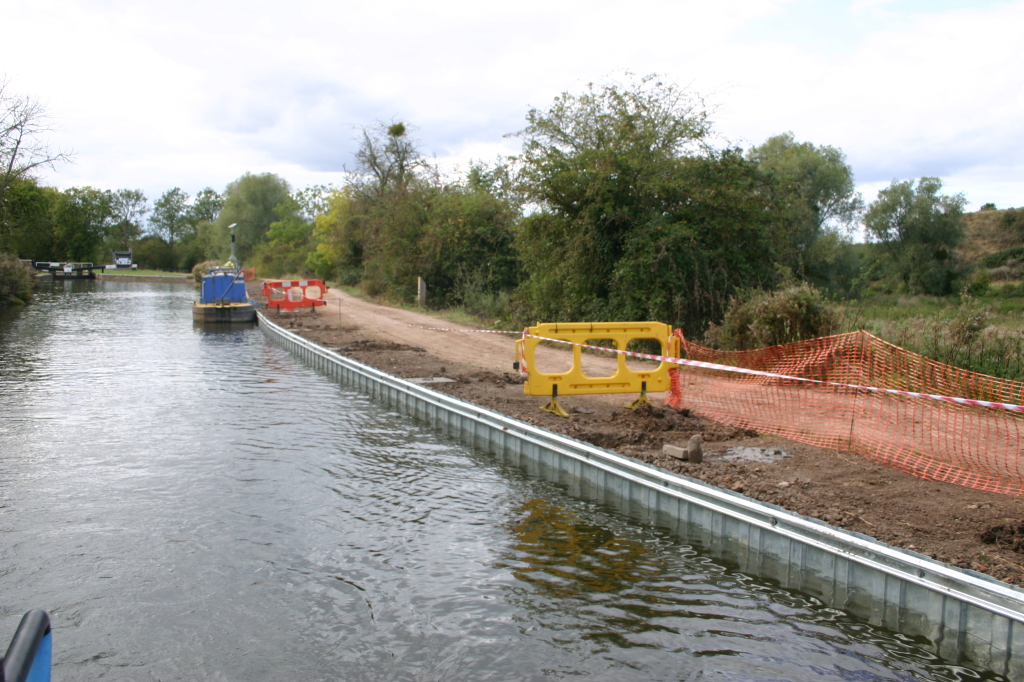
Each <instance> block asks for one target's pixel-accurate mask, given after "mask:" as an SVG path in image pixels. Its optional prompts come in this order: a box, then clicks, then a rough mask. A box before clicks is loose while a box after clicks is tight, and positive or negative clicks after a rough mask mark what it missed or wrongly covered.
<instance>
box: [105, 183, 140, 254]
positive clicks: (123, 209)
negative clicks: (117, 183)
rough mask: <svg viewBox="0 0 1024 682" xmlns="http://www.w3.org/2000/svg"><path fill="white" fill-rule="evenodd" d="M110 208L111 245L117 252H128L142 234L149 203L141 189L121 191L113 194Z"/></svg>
mask: <svg viewBox="0 0 1024 682" xmlns="http://www.w3.org/2000/svg"><path fill="white" fill-rule="evenodd" d="M110 208H111V211H112V212H113V225H111V232H110V241H111V245H112V246H113V247H114V248H116V249H117V250H127V249H128V248H129V247H130V246H131V244H132V242H134V241H135V240H136V239H138V238H139V236H140V235H141V234H142V219H143V217H144V216H145V215H146V214H147V213H149V201H148V200H147V199H146V195H145V194H144V193H143V192H142V190H141V189H119V190H117V191H115V192H114V193H113V194H111V197H110ZM114 248H112V249H111V250H114Z"/></svg>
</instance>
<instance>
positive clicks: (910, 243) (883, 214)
mask: <svg viewBox="0 0 1024 682" xmlns="http://www.w3.org/2000/svg"><path fill="white" fill-rule="evenodd" d="M941 190H942V181H941V180H940V179H939V178H927V177H926V178H921V179H920V180H918V181H917V182H915V181H913V180H904V181H901V180H893V181H892V184H890V185H889V186H888V187H887V188H885V189H883V190H881V191H880V192H879V193H878V198H877V199H876V200H875V201H874V202H872V204H871V205H870V206H869V207H868V210H867V213H866V214H865V215H864V226H865V227H866V228H867V232H868V236H869V237H870V238H871V239H873V240H874V241H876V242H879V243H880V244H881V247H882V248H881V262H882V265H883V267H884V268H885V269H886V271H887V272H888V274H889V275H890V276H891V277H893V278H895V279H896V280H897V281H899V282H900V283H901V284H902V285H903V286H904V287H905V288H906V289H907V290H909V291H911V292H914V293H927V294H934V295H943V294H948V293H950V292H951V291H952V290H953V287H954V284H955V282H956V280H957V277H958V276H959V274H960V264H959V263H958V262H957V259H956V256H955V254H954V249H955V248H956V247H957V246H958V245H959V244H960V242H961V241H962V240H963V236H964V217H963V214H964V206H965V204H966V203H967V200H966V199H965V198H964V196H963V195H962V194H954V195H944V194H941V193H940V191H941Z"/></svg>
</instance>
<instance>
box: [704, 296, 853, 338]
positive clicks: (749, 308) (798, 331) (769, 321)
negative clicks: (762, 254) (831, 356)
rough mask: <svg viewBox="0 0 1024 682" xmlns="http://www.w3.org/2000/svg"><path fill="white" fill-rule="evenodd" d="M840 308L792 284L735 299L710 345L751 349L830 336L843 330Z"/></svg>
mask: <svg viewBox="0 0 1024 682" xmlns="http://www.w3.org/2000/svg"><path fill="white" fill-rule="evenodd" d="M840 317H841V316H840V314H839V310H838V308H837V307H836V306H835V305H834V304H832V303H830V302H829V301H827V300H826V299H825V297H824V295H822V293H821V292H820V291H818V290H817V289H815V288H814V287H812V286H810V285H809V284H806V283H803V284H789V285H787V286H786V287H784V288H782V289H779V290H778V291H760V292H756V293H754V294H752V295H750V296H749V297H748V298H746V299H745V300H741V299H733V300H732V301H731V302H730V304H729V309H728V311H727V312H726V313H725V318H724V319H723V320H722V324H721V326H718V325H714V324H713V325H711V328H710V329H709V330H708V332H707V334H705V337H704V338H705V340H706V342H707V343H708V344H709V345H711V346H714V347H716V348H722V349H725V350H748V349H751V348H763V347H765V346H776V345H779V344H782V343H790V342H792V341H803V340H804V339H813V338H816V337H819V336H829V335H831V334H835V333H836V332H838V331H839V324H840Z"/></svg>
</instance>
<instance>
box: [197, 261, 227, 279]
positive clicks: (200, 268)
mask: <svg viewBox="0 0 1024 682" xmlns="http://www.w3.org/2000/svg"><path fill="white" fill-rule="evenodd" d="M216 267H220V261H216V260H204V261H203V262H202V263H196V264H195V265H193V266H192V277H193V278H195V280H196V284H199V283H200V282H202V281H203V275H205V274H206V273H207V272H209V271H210V269H211V268H216Z"/></svg>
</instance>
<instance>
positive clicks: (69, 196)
mask: <svg viewBox="0 0 1024 682" xmlns="http://www.w3.org/2000/svg"><path fill="white" fill-rule="evenodd" d="M55 208H56V217H55V219H54V236H55V242H56V246H55V249H54V250H55V252H56V253H57V255H58V258H60V259H61V260H69V261H89V262H93V263H96V262H99V261H100V256H101V254H100V246H101V245H102V243H103V239H104V237H105V236H106V235H107V233H108V232H109V230H110V228H111V226H112V225H113V223H114V210H113V193H112V192H110V191H108V190H99V189H96V188H95V187H72V188H71V189H67V190H65V191H63V192H61V196H60V200H59V201H58V203H57V205H56V207H55Z"/></svg>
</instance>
